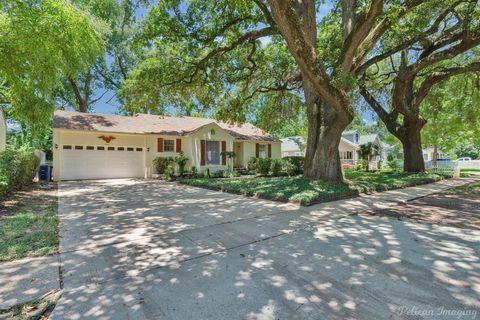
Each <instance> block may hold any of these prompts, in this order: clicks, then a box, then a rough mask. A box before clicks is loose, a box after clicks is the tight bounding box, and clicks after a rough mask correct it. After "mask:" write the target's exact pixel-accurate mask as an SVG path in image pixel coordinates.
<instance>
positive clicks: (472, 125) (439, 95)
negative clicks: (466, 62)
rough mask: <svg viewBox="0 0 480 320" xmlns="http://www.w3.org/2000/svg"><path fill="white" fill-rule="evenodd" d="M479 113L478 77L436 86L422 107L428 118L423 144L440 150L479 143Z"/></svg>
mask: <svg viewBox="0 0 480 320" xmlns="http://www.w3.org/2000/svg"><path fill="white" fill-rule="evenodd" d="M479 110H480V75H474V74H465V75H459V76H455V77H452V78H450V79H449V80H447V81H445V82H443V83H440V84H438V85H437V86H436V87H435V88H433V89H432V91H431V93H430V94H429V95H428V97H427V98H426V99H425V100H424V102H423V103H422V106H421V113H422V114H427V115H428V122H427V123H426V125H425V127H424V128H423V130H422V141H423V142H424V143H425V145H427V146H431V147H433V148H434V150H439V149H440V150H442V151H449V150H453V151H455V149H456V148H457V147H458V146H460V145H475V144H476V145H478V144H480V112H479ZM477 156H478V155H477Z"/></svg>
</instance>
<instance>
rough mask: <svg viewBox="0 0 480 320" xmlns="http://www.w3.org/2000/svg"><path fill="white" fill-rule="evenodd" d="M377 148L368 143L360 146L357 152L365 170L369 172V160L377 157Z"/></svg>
mask: <svg viewBox="0 0 480 320" xmlns="http://www.w3.org/2000/svg"><path fill="white" fill-rule="evenodd" d="M379 150H380V148H379V146H378V145H376V144H374V143H372V142H368V143H365V144H361V145H360V149H359V150H358V155H359V156H360V158H361V159H363V160H365V169H366V170H367V171H369V165H370V161H371V159H372V158H373V157H374V156H376V155H378V153H379Z"/></svg>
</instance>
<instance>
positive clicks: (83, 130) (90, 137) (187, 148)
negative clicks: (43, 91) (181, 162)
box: [53, 111, 280, 181]
mask: <svg viewBox="0 0 480 320" xmlns="http://www.w3.org/2000/svg"><path fill="white" fill-rule="evenodd" d="M53 146H54V147H53V177H54V179H55V180H57V181H58V180H81V179H103V178H131V177H150V176H151V175H152V174H153V173H155V172H154V170H153V159H155V158H156V157H159V156H161V157H175V156H178V155H179V154H180V153H181V152H183V154H184V155H185V156H186V157H188V159H189V160H188V163H187V168H191V167H196V168H197V170H198V171H199V172H201V171H203V170H204V169H206V168H209V169H210V170H211V171H216V170H225V169H228V168H229V161H228V159H227V156H226V155H225V154H224V153H222V152H224V151H234V152H235V157H234V158H233V166H234V167H245V166H246V165H247V163H248V161H249V160H250V159H251V158H252V157H270V158H280V140H278V139H277V138H275V137H273V136H272V135H270V134H268V133H266V132H264V131H262V130H260V129H259V128H257V127H255V126H253V125H251V124H248V123H246V124H242V125H233V124H228V123H224V122H219V121H215V120H213V119H206V118H196V117H166V116H157V115H149V114H138V115H136V116H132V117H129V116H118V115H101V114H92V113H78V112H68V111H55V114H54V119H53Z"/></svg>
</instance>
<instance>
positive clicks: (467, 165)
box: [456, 160, 480, 169]
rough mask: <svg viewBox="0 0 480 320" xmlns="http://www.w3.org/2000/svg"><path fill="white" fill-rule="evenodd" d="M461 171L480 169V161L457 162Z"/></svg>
mask: <svg viewBox="0 0 480 320" xmlns="http://www.w3.org/2000/svg"><path fill="white" fill-rule="evenodd" d="M456 162H457V163H458V167H459V168H461V169H480V160H470V161H456Z"/></svg>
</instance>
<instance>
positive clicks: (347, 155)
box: [281, 130, 389, 163]
mask: <svg viewBox="0 0 480 320" xmlns="http://www.w3.org/2000/svg"><path fill="white" fill-rule="evenodd" d="M281 141H282V157H287V156H305V152H304V148H305V144H306V142H305V139H303V138H302V137H299V136H298V137H290V138H284V139H281ZM369 142H372V143H374V144H376V145H378V146H379V150H380V154H379V155H378V156H375V157H374V158H373V159H372V161H378V160H383V159H385V158H386V153H385V154H384V152H383V151H384V148H387V147H389V146H388V145H387V144H384V143H382V141H381V140H380V137H379V136H378V134H367V135H361V134H359V133H358V131H356V130H350V131H345V132H344V133H342V138H341V140H340V144H339V146H338V151H339V154H340V159H341V160H342V162H347V163H348V162H351V163H354V162H355V161H358V160H360V159H359V156H358V150H359V149H360V145H362V144H365V143H369Z"/></svg>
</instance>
